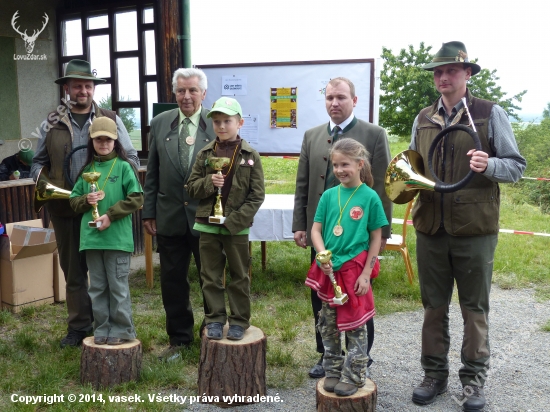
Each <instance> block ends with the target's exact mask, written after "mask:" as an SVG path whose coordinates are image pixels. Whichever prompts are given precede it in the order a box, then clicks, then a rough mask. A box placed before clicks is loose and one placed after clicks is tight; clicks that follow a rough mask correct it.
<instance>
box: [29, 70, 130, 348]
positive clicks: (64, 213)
mask: <svg viewBox="0 0 550 412" xmlns="http://www.w3.org/2000/svg"><path fill="white" fill-rule="evenodd" d="M55 82H56V83H57V84H61V85H63V91H64V94H65V95H68V96H69V101H68V102H67V101H65V100H63V103H64V106H58V107H57V111H55V112H52V113H50V114H49V115H48V116H47V118H46V120H45V121H44V122H42V127H41V129H40V139H39V140H38V145H37V149H36V153H35V156H34V159H33V165H32V168H31V175H32V176H33V178H34V179H35V180H36V178H37V177H38V173H39V172H40V170H41V169H42V168H43V167H46V168H47V173H48V177H49V178H50V180H51V181H52V183H53V184H54V185H55V186H57V187H60V188H62V189H66V190H69V191H70V190H72V187H73V184H74V182H75V181H76V178H77V176H78V173H79V171H80V169H81V168H82V167H83V166H84V163H85V161H86V155H87V150H86V149H85V148H84V149H83V150H78V151H76V152H75V153H74V154H73V155H72V156H71V158H70V161H67V162H66V161H65V160H66V159H67V155H68V154H69V153H70V152H71V151H72V150H74V149H75V148H78V147H79V146H83V145H84V147H86V146H85V145H86V144H87V143H88V138H89V137H88V134H89V128H90V124H91V123H92V120H93V119H94V118H96V117H102V116H107V117H109V118H110V119H112V120H113V121H115V122H116V125H117V135H118V140H119V141H120V143H121V144H122V146H123V147H124V149H125V150H126V153H127V154H128V159H129V160H130V161H131V162H132V163H134V165H135V166H136V167H139V159H138V157H137V152H136V149H134V147H133V146H132V142H131V140H130V136H129V135H128V132H127V131H126V128H125V127H124V124H123V123H122V120H120V118H119V117H118V116H117V115H116V112H113V111H111V110H106V109H101V108H100V107H99V106H98V105H97V103H96V102H95V101H94V100H93V98H94V92H95V85H96V84H98V83H104V82H105V80H103V79H99V78H97V77H95V76H94V74H93V73H92V70H91V67H90V63H88V62H87V61H84V60H78V59H74V60H71V61H70V62H69V63H68V64H67V67H66V69H65V76H63V77H60V78H59V79H57V80H56V81H55ZM65 169H67V170H65ZM47 208H48V212H49V213H50V218H51V221H52V223H53V227H54V229H55V236H56V240H57V247H58V250H59V260H60V265H61V269H63V273H64V274H65V281H66V283H67V285H66V297H67V310H68V312H69V317H68V333H67V336H65V337H64V338H63V339H62V340H61V347H62V348H63V347H66V346H79V345H80V344H81V342H82V340H83V339H84V338H85V337H86V335H87V334H88V333H90V332H91V331H92V322H93V316H92V307H91V301H90V297H89V295H88V276H87V272H88V268H87V266H86V259H85V257H84V255H81V254H80V252H79V250H78V248H79V245H80V220H81V218H82V215H81V214H76V213H75V212H74V211H73V210H72V208H71V206H70V204H69V200H68V199H56V200H51V201H49V202H48V203H47Z"/></svg>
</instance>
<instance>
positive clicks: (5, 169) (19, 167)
mask: <svg viewBox="0 0 550 412" xmlns="http://www.w3.org/2000/svg"><path fill="white" fill-rule="evenodd" d="M33 156H34V152H33V151H32V150H23V149H21V150H20V151H19V152H17V153H16V154H14V155H11V156H8V157H6V158H4V160H2V163H0V181H4V180H17V179H27V178H29V177H30V173H31V165H32V158H33Z"/></svg>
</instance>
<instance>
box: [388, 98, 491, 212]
mask: <svg viewBox="0 0 550 412" xmlns="http://www.w3.org/2000/svg"><path fill="white" fill-rule="evenodd" d="M462 101H463V103H464V107H465V109H466V113H467V114H468V118H469V119H470V125H471V126H472V127H471V128H470V127H467V126H465V125H462V124H456V125H454V126H450V127H447V128H446V129H443V130H442V131H441V132H439V133H438V134H437V136H436V137H435V138H434V140H433V142H432V144H431V146H430V150H429V151H428V167H429V168H430V172H431V174H432V176H433V178H434V180H435V181H432V180H430V179H428V178H426V177H425V176H424V174H425V173H424V161H423V160H422V156H421V155H420V153H418V152H417V151H415V150H405V151H403V152H401V153H399V154H398V155H397V156H395V157H394V158H393V159H392V161H391V162H390V164H389V165H388V168H387V170H386V177H385V181H384V185H385V188H386V194H387V195H388V197H389V199H390V200H391V201H392V202H393V203H397V204H404V203H408V202H410V201H411V200H412V199H414V197H415V196H416V194H417V193H418V191H419V190H431V191H434V192H438V193H452V192H456V191H457V190H460V189H462V188H463V187H464V186H466V185H467V184H468V183H469V182H470V180H472V178H473V177H474V174H475V172H474V171H473V170H470V171H469V172H468V174H467V175H466V176H465V177H464V178H463V179H462V180H461V181H459V182H457V183H444V182H442V181H441V180H439V178H438V177H437V176H436V174H435V172H434V169H433V165H432V158H433V154H434V152H435V149H436V147H437V145H438V143H439V142H440V141H441V139H443V137H444V136H445V135H446V134H448V133H450V132H453V131H455V130H461V131H463V132H466V133H468V134H469V135H470V136H471V137H472V139H473V141H474V144H475V148H476V150H481V142H480V141H479V136H478V134H477V131H476V128H475V125H474V121H473V120H472V117H471V116H470V112H469V111H468V105H467V102H466V99H465V98H462Z"/></svg>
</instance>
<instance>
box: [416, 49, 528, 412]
mask: <svg viewBox="0 0 550 412" xmlns="http://www.w3.org/2000/svg"><path fill="white" fill-rule="evenodd" d="M423 69H424V70H429V71H433V75H434V83H435V87H436V89H437V90H438V91H439V92H440V93H441V97H439V98H438V99H437V100H436V101H435V102H434V104H433V105H432V106H430V107H427V108H425V109H423V110H422V111H421V112H420V113H419V115H418V116H417V117H416V119H415V121H414V124H413V128H412V139H411V144H410V146H409V148H410V149H413V150H416V151H418V152H419V153H420V154H421V156H422V158H423V160H424V169H425V170H429V165H428V161H429V159H428V151H429V148H430V145H431V143H432V141H433V140H434V138H435V136H436V135H437V134H438V133H439V132H441V131H442V130H443V129H445V128H447V127H449V126H451V125H454V124H463V125H466V126H469V127H473V125H472V124H471V123H470V121H469V117H468V114H467V110H468V111H469V112H470V114H471V117H472V119H473V122H474V124H475V128H476V129H477V134H478V136H479V139H480V142H481V147H482V150H476V149H474V148H473V147H474V144H473V141H472V138H471V137H470V136H469V135H468V133H466V132H464V131H460V130H458V131H451V132H450V133H448V134H447V135H446V136H445V137H444V138H443V139H442V140H441V142H440V143H439V144H438V146H437V149H436V151H435V154H434V156H433V170H434V171H435V173H436V174H437V177H438V178H439V179H440V180H441V181H443V182H445V183H456V182H457V181H459V180H460V179H462V178H463V177H464V176H466V174H467V173H468V172H469V171H470V170H472V171H474V172H475V175H474V177H473V179H472V180H471V181H470V182H469V183H468V184H467V185H466V186H465V187H464V188H463V189H460V190H458V191H456V192H454V193H449V194H443V193H437V192H432V191H424V190H422V191H420V196H419V197H418V199H417V201H416V203H415V205H414V208H413V224H414V227H415V229H416V234H417V244H416V254H417V263H418V280H419V283H420V292H421V295H422V303H423V305H424V324H423V326H422V356H421V364H422V368H423V369H424V373H425V376H424V380H423V381H422V383H421V384H420V385H419V386H418V387H417V388H415V389H414V391H413V395H412V400H413V402H414V403H417V404H420V405H426V404H429V403H432V402H433V401H434V400H435V398H436V397H437V395H438V394H441V393H443V392H445V391H446V390H447V377H448V375H449V363H448V359H447V355H448V352H449V341H450V337H449V304H450V302H451V296H452V294H453V286H454V282H455V281H456V285H457V289H458V297H459V302H460V309H461V311H462V317H463V319H464V336H463V341H462V351H461V361H462V365H463V366H462V368H461V369H460V371H459V376H460V380H461V382H462V386H463V388H464V390H463V393H464V397H463V399H462V401H461V403H462V404H463V407H464V410H465V411H478V410H481V409H483V407H484V406H485V394H484V392H483V385H484V383H485V379H486V375H487V370H488V369H489V358H490V350H489V323H488V315H489V291H490V288H491V278H492V272H493V259H494V254H495V248H496V245H497V236H498V229H499V227H498V217H499V206H500V199H499V193H500V191H499V187H498V184H499V183H509V182H516V181H517V180H518V179H520V178H521V175H522V174H523V171H524V170H525V166H526V162H525V159H524V158H523V157H522V156H521V155H520V153H519V151H518V148H517V144H516V140H515V137H514V133H513V132H512V128H511V126H510V122H509V121H508V116H507V114H506V112H505V111H504V110H503V109H502V108H501V107H499V106H498V105H496V104H495V103H494V102H490V101H487V100H482V99H478V98H476V97H474V96H472V94H471V93H470V91H469V90H468V87H467V82H468V80H469V79H470V77H471V76H473V75H476V74H477V73H479V71H480V67H479V66H478V65H477V64H475V63H470V61H469V60H468V54H467V52H466V47H465V46H464V44H463V43H460V42H456V41H454V42H449V43H443V46H442V47H441V49H440V50H439V51H438V52H437V54H436V55H435V56H434V58H433V61H432V62H431V63H429V64H427V65H425V66H424V67H423ZM462 98H465V99H466V104H467V106H468V109H467V110H466V108H465V107H464V103H463V101H462V100H461V99H462Z"/></svg>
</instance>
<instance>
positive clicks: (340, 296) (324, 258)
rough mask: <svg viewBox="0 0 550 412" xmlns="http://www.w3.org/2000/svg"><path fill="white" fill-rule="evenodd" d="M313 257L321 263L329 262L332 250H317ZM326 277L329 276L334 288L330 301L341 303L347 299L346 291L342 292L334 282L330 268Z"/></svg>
mask: <svg viewBox="0 0 550 412" xmlns="http://www.w3.org/2000/svg"><path fill="white" fill-rule="evenodd" d="M315 259H316V260H317V262H319V263H321V264H324V263H329V262H330V260H331V259H332V252H331V251H330V250H325V251H323V252H319V253H317V255H315ZM328 277H329V278H330V281H331V283H332V287H333V288H334V298H332V302H333V303H334V304H336V305H343V304H344V303H346V302H347V301H348V295H347V294H346V293H342V288H340V286H338V284H337V283H336V279H335V278H334V273H333V272H332V270H331V271H330V274H329V275H328Z"/></svg>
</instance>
